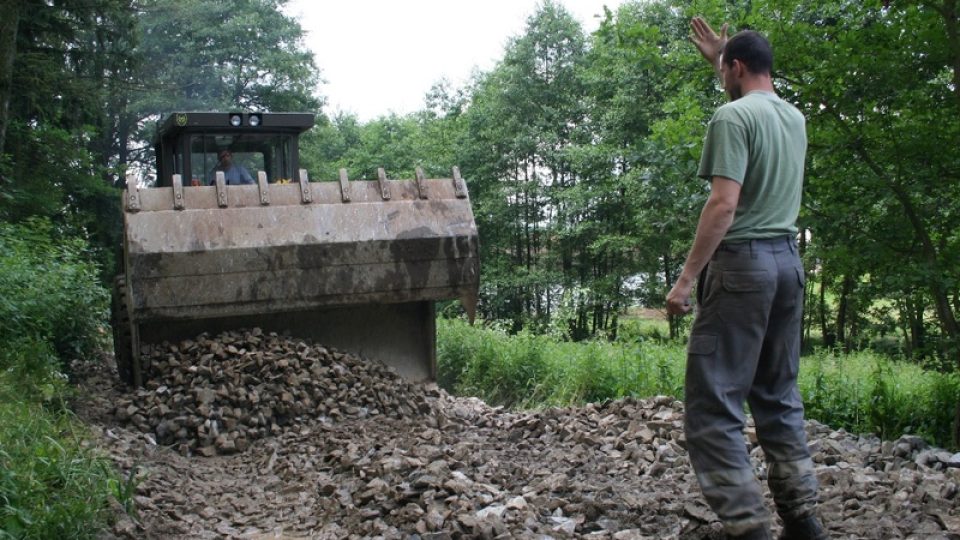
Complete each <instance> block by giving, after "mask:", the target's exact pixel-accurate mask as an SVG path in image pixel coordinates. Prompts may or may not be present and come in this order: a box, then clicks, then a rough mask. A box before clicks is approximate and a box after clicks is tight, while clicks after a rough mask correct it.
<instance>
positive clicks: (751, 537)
mask: <svg viewBox="0 0 960 540" xmlns="http://www.w3.org/2000/svg"><path fill="white" fill-rule="evenodd" d="M727 540H773V535H772V534H771V533H770V527H768V526H767V525H763V526H761V527H757V528H756V529H750V530H749V531H747V532H745V533H742V534H727Z"/></svg>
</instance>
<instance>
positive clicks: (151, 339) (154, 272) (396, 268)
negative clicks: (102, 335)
mask: <svg viewBox="0 0 960 540" xmlns="http://www.w3.org/2000/svg"><path fill="white" fill-rule="evenodd" d="M314 122H315V118H314V115H313V114H309V113H266V112H262V113H261V112H181V113H174V114H169V115H166V116H165V117H163V118H161V120H160V121H159V122H158V126H157V134H156V137H155V141H154V150H155V153H156V182H155V185H154V186H151V187H147V186H144V185H141V184H140V182H139V181H138V180H137V179H136V178H135V177H134V176H133V175H130V176H128V177H127V185H126V189H125V190H124V191H123V194H122V197H123V199H122V207H123V245H122V256H121V257H119V259H120V261H121V265H122V267H121V270H120V273H119V275H117V277H116V278H115V280H114V287H113V295H112V309H111V318H112V321H111V322H112V326H113V338H114V350H115V352H116V353H115V355H116V363H117V371H118V375H119V377H120V379H122V380H123V381H125V382H127V383H129V384H133V385H136V386H140V385H143V384H144V381H145V377H146V376H147V372H146V371H147V370H146V369H145V366H144V362H143V361H142V359H143V358H147V357H148V354H146V353H149V351H150V350H152V349H150V348H151V347H169V346H171V344H176V343H179V342H181V341H182V340H185V339H191V338H194V337H196V336H197V335H198V334H201V333H203V332H207V333H211V334H213V333H218V332H222V331H226V330H231V329H239V328H253V327H257V328H260V329H262V330H263V331H275V332H280V333H289V335H292V336H296V337H298V338H303V339H310V340H313V341H315V342H317V343H322V344H324V345H325V346H328V347H332V348H336V349H339V350H342V351H344V352H350V353H353V354H357V355H360V356H362V357H365V358H369V359H373V360H377V361H380V362H383V363H384V364H386V365H388V366H391V367H393V368H394V369H395V370H396V371H397V373H398V374H399V375H401V376H402V377H404V378H406V379H409V380H412V381H424V380H435V379H436V371H437V364H436V322H435V320H436V307H435V306H436V302H437V301H442V300H452V299H460V300H461V302H462V304H463V306H464V309H465V311H466V313H467V314H468V316H469V317H470V319H471V320H472V319H473V314H474V312H475V309H476V305H477V295H478V288H479V277H480V268H479V255H478V254H479V240H478V237H477V228H476V223H475V221H474V217H473V212H472V209H471V206H470V198H469V195H468V193H467V186H466V182H465V181H464V179H463V178H462V177H461V176H460V172H459V170H458V169H457V168H456V167H454V168H453V169H452V170H451V177H449V178H431V179H428V178H425V177H424V174H423V171H422V170H421V169H420V168H419V167H418V168H417V169H416V173H415V175H414V176H415V177H414V178H412V179H405V180H398V179H388V177H387V174H386V172H385V171H384V169H382V168H380V169H379V170H378V172H377V178H376V179H369V180H350V179H349V176H348V173H347V171H346V170H343V169H341V170H340V171H339V178H335V179H328V180H327V181H319V182H316V181H311V180H310V179H309V178H308V175H307V172H306V171H305V170H303V169H300V168H299V157H300V156H299V153H300V152H299V137H300V135H301V134H302V133H304V132H306V131H307V130H309V129H310V128H311V127H312V126H313V125H314Z"/></svg>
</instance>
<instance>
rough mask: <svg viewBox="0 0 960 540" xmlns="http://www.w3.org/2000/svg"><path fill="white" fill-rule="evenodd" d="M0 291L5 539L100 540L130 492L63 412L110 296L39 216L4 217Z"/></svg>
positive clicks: (87, 263)
mask: <svg viewBox="0 0 960 540" xmlns="http://www.w3.org/2000/svg"><path fill="white" fill-rule="evenodd" d="M0 290H3V291H4V292H3V294H2V295H0V540H2V539H8V538H17V539H19V538H92V537H95V536H96V535H97V531H98V529H99V528H100V527H102V526H103V525H104V524H105V523H106V522H107V520H108V519H109V518H110V517H111V516H110V515H109V514H110V512H109V508H110V506H109V502H110V500H111V498H115V499H117V500H118V502H120V503H121V504H124V505H125V506H128V507H129V502H130V497H131V493H130V490H129V489H126V488H123V487H121V486H122V485H123V482H121V481H119V480H118V478H117V476H116V474H115V472H114V471H113V470H112V468H111V467H110V465H109V463H108V462H107V461H106V460H105V459H104V458H102V457H100V456H98V455H96V453H95V452H94V451H93V450H92V449H91V445H89V444H88V443H86V442H85V438H86V437H87V436H88V434H87V433H85V431H84V429H83V427H82V424H81V423H80V422H79V421H77V420H76V419H75V418H74V417H73V416H72V415H71V413H70V412H69V410H68V409H67V407H66V399H67V397H69V386H68V384H67V375H66V366H67V365H68V360H70V359H74V358H83V357H84V356H86V355H90V354H92V353H93V352H94V350H95V349H96V348H97V347H99V346H100V345H101V344H102V341H103V336H104V335H105V333H104V332H103V328H104V319H105V315H106V307H107V300H108V296H107V293H106V291H105V290H104V289H103V287H101V286H100V285H99V283H98V281H97V267H96V265H95V264H94V263H92V262H91V258H90V254H89V252H88V250H87V249H86V244H85V242H83V241H82V240H80V239H75V238H73V239H71V238H62V237H60V235H59V233H58V231H57V230H56V228H55V227H54V226H53V225H52V224H51V223H50V222H49V221H47V220H42V219H32V220H29V221H27V222H25V223H23V224H20V225H14V224H9V223H0Z"/></svg>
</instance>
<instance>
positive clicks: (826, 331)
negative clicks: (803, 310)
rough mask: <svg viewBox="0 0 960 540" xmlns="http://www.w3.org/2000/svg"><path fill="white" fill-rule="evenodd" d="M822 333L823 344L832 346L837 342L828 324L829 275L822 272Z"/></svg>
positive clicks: (828, 346)
mask: <svg viewBox="0 0 960 540" xmlns="http://www.w3.org/2000/svg"><path fill="white" fill-rule="evenodd" d="M819 307H820V309H819V311H820V335H821V336H823V346H824V347H827V348H830V347H833V345H834V343H836V335H835V334H834V333H833V332H831V331H830V326H829V325H827V277H826V274H824V273H823V271H821V272H820V306H819Z"/></svg>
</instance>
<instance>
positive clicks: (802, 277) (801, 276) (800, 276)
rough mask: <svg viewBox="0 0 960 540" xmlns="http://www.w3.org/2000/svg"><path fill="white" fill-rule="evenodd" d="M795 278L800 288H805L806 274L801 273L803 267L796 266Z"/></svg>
mask: <svg viewBox="0 0 960 540" xmlns="http://www.w3.org/2000/svg"><path fill="white" fill-rule="evenodd" d="M796 271H797V280H798V281H800V288H801V289H803V288H806V286H807V276H806V274H804V273H803V268H797V269H796Z"/></svg>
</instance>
